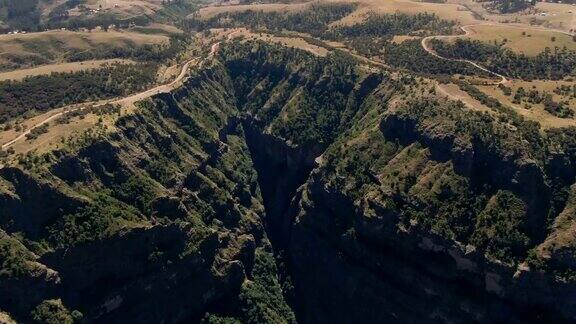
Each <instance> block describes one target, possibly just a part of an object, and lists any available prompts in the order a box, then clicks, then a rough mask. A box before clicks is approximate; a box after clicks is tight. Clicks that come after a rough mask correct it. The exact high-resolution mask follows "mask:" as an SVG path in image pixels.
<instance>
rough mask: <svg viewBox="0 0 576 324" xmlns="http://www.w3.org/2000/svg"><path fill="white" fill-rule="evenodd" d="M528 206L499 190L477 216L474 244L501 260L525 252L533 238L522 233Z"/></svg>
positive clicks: (508, 193)
mask: <svg viewBox="0 0 576 324" xmlns="http://www.w3.org/2000/svg"><path fill="white" fill-rule="evenodd" d="M525 215H526V206H525V203H524V202H523V201H522V200H520V199H519V198H518V197H516V196H515V195H514V194H513V193H511V192H508V191H499V192H498V193H496V195H495V196H494V197H493V198H492V199H491V200H490V202H488V205H487V206H486V209H484V210H483V211H482V212H481V213H480V214H478V217H477V220H476V222H477V223H476V231H475V232H474V234H473V235H472V238H471V241H472V243H473V244H474V245H476V247H478V248H480V249H482V250H483V251H486V253H487V254H488V255H490V256H492V257H495V258H497V259H499V260H510V259H511V258H512V257H513V256H516V255H522V254H523V253H526V251H527V248H528V246H529V245H530V238H529V237H528V235H527V234H526V233H525V232H524V230H523V227H524V226H523V225H524V224H523V222H524V217H525Z"/></svg>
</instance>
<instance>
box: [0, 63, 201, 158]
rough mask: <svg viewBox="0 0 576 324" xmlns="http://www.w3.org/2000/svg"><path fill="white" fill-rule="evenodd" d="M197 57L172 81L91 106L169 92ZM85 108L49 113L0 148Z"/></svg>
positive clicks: (141, 98)
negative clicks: (61, 117)
mask: <svg viewBox="0 0 576 324" xmlns="http://www.w3.org/2000/svg"><path fill="white" fill-rule="evenodd" d="M197 60H198V59H197V58H193V59H191V60H190V61H188V62H186V63H185V64H184V65H183V66H182V70H181V71H180V74H179V75H178V76H177V77H176V79H174V80H173V81H172V82H170V83H168V84H163V85H159V86H157V87H154V88H152V89H148V90H146V91H143V92H140V93H136V94H133V95H130V96H128V97H124V98H120V99H112V100H107V101H105V102H102V103H99V104H96V105H93V107H101V106H104V105H106V104H115V105H124V106H126V105H131V104H134V103H135V102H137V101H140V100H144V99H146V98H150V97H152V96H154V95H157V94H159V93H165V92H170V91H171V90H173V89H174V88H175V87H177V86H178V84H179V83H180V81H182V80H183V79H184V77H185V76H186V72H188V69H189V68H190V65H191V64H192V63H195V62H197ZM84 109H86V107H77V108H72V109H63V110H62V111H61V112H58V113H56V114H54V115H51V116H50V117H48V118H46V119H44V120H42V121H41V122H39V123H37V124H35V125H34V126H32V127H30V128H28V129H27V130H26V131H24V133H22V134H20V135H18V136H17V137H16V138H14V139H13V140H11V141H9V142H7V143H5V144H2V149H6V148H8V147H10V146H11V145H13V144H14V143H16V142H18V141H20V140H22V139H24V138H25V137H26V135H28V134H30V132H31V131H32V130H34V129H36V128H38V127H40V126H42V125H45V124H47V123H49V122H51V121H52V120H54V119H56V118H58V117H60V116H62V115H64V114H66V113H69V112H73V111H78V110H84Z"/></svg>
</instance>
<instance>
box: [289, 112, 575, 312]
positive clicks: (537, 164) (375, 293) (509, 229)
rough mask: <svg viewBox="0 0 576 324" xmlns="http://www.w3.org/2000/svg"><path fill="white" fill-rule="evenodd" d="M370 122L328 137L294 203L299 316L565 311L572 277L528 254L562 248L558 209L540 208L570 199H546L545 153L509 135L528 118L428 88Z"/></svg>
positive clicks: (551, 260) (292, 250) (292, 251)
mask: <svg viewBox="0 0 576 324" xmlns="http://www.w3.org/2000/svg"><path fill="white" fill-rule="evenodd" d="M477 117H479V118H477ZM378 123H379V124H378V125H379V127H378V130H377V131H375V130H374V129H373V128H366V129H365V130H364V131H361V132H358V133H356V134H354V135H352V136H350V137H349V138H348V139H347V140H346V141H339V142H337V143H335V145H334V146H332V147H331V148H330V149H329V150H328V152H327V153H326V154H324V156H323V160H324V161H323V163H322V166H321V167H319V168H318V169H316V170H315V171H313V173H312V176H311V178H310V179H309V180H308V182H307V183H306V185H305V186H304V187H303V188H301V190H300V192H299V194H298V197H299V199H298V201H294V203H293V205H292V209H291V211H290V213H291V216H290V217H292V218H295V222H294V225H293V227H292V229H291V239H290V243H289V248H288V251H289V252H288V254H289V255H290V259H291V264H292V265H293V267H292V270H293V273H292V275H293V279H294V283H295V287H296V290H297V291H298V295H299V296H302V297H303V298H304V301H303V303H304V304H306V305H313V306H312V307H308V308H306V310H305V312H304V314H305V315H304V316H305V318H306V320H307V321H308V322H323V321H340V320H343V319H344V320H343V321H344V322H348V321H365V322H377V321H381V320H389V321H402V322H405V321H409V322H411V321H421V320H423V319H427V320H438V321H449V322H471V321H483V322H486V321H488V322H500V321H522V322H525V321H528V322H531V321H535V320H537V321H540V320H553V321H570V320H571V319H574V318H575V316H576V314H575V313H574V312H573V310H574V305H573V302H572V301H573V298H572V297H571V296H573V294H574V292H575V291H576V290H575V286H574V283H573V282H566V281H565V280H564V279H558V277H557V274H558V273H560V272H554V271H550V269H551V267H548V268H546V267H543V266H542V264H540V266H538V265H537V264H536V263H537V262H534V260H539V259H540V258H541V257H542V253H540V254H539V253H536V252H535V251H537V250H540V251H548V250H547V249H546V247H548V248H549V247H550V246H552V245H553V244H554V243H552V242H551V240H556V242H558V241H560V240H562V239H560V240H559V239H558V238H559V237H562V238H563V240H562V241H564V244H563V245H564V246H565V248H564V249H565V250H564V251H565V252H564V253H562V254H563V255H566V254H565V253H566V252H567V251H571V248H570V247H568V246H567V245H566V244H567V243H566V242H567V241H571V239H570V238H568V237H570V234H567V233H568V231H570V230H568V228H570V226H571V224H572V221H571V220H567V219H566V212H564V213H562V214H561V216H559V218H558V220H557V221H556V223H557V224H558V225H556V227H557V228H560V227H562V228H563V230H561V231H557V232H556V233H550V232H549V230H547V228H546V221H547V217H550V212H552V213H553V212H554V209H551V207H550V206H551V205H553V204H555V203H556V204H558V206H563V205H567V206H572V205H571V202H570V200H568V203H566V201H565V200H564V201H563V202H561V203H559V202H551V198H550V197H551V196H553V195H555V194H557V193H555V192H554V191H553V190H552V189H551V187H550V186H549V183H550V182H549V181H550V178H551V177H553V175H550V174H547V173H546V172H545V171H544V170H545V169H546V168H547V165H546V164H547V162H545V161H546V160H547V159H545V158H544V159H541V158H542V157H543V156H545V155H547V154H548V153H543V152H541V151H538V148H536V149H535V148H533V147H534V146H531V145H525V144H520V143H525V142H524V141H525V140H524V139H523V138H522V136H525V134H526V133H529V131H528V130H522V131H516V130H515V129H513V128H511V127H510V125H509V124H508V125H507V124H502V125H498V124H497V122H496V121H495V120H492V118H488V117H487V116H474V114H473V113H467V112H464V111H462V107H459V106H458V105H455V106H454V105H452V104H450V103H447V102H442V103H440V102H434V101H429V102H428V103H427V104H426V105H425V106H422V105H420V104H419V103H417V102H414V101H412V102H410V101H408V103H407V104H406V105H404V106H400V107H395V108H393V109H390V111H388V112H385V113H384V114H383V115H381V118H380V121H379V122H378ZM455 126H456V127H457V128H455ZM519 127H522V126H519ZM487 129H489V130H490V133H488V134H490V135H489V136H492V138H491V141H488V140H486V138H485V137H484V136H486V135H485V134H486V133H485V132H486V131H487ZM523 132H526V133H524V134H523ZM354 138H362V139H363V141H362V142H358V141H356V140H354ZM537 140H538V141H546V140H547V139H544V138H539V139H537ZM532 144H534V143H532ZM559 208H572V207H559ZM294 216H295V217H294ZM560 223H562V224H563V225H559V224H560ZM560 233H562V234H560ZM546 236H548V238H547V239H545V237H546ZM543 241H544V242H545V243H543V244H544V245H543V246H539V245H540V244H541V242H543ZM556 244H558V243H556ZM536 247H537V248H536ZM530 248H533V250H530V251H529V249H530ZM568 253H570V252H568ZM544 255H545V260H546V262H547V264H555V262H558V261H559V260H561V259H562V258H561V257H559V256H558V255H557V256H556V257H554V256H553V254H551V253H544ZM556 260H557V261H556ZM563 265H564V266H566V263H563ZM544 268H546V269H548V270H547V271H548V272H546V270H543V269H544ZM564 269H565V270H566V267H564ZM342 292H346V293H342ZM335 305H347V306H348V307H346V308H343V307H335Z"/></svg>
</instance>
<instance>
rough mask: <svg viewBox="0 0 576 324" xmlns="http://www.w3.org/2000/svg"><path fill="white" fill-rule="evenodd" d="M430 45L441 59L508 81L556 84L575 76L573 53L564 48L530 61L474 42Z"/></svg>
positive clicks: (502, 49)
mask: <svg viewBox="0 0 576 324" xmlns="http://www.w3.org/2000/svg"><path fill="white" fill-rule="evenodd" d="M432 45H433V48H434V50H435V51H436V52H437V53H438V54H440V55H442V56H444V57H451V58H461V59H467V60H472V61H475V62H478V63H480V64H482V65H484V66H485V67H486V68H488V69H490V70H493V71H495V72H497V73H500V74H503V75H506V76H510V77H512V78H519V79H525V80H533V79H551V80H559V79H563V78H564V77H568V76H575V75H576V51H570V50H568V49H566V48H562V49H560V48H554V49H553V50H551V49H549V48H547V49H546V50H545V51H544V52H542V53H540V54H538V55H536V56H534V57H532V56H526V55H524V54H517V53H515V52H514V51H512V50H510V49H507V48H505V47H503V46H501V45H492V44H486V43H483V42H481V41H478V40H468V39H457V40H456V41H455V42H454V43H447V42H443V41H439V40H435V39H434V40H432Z"/></svg>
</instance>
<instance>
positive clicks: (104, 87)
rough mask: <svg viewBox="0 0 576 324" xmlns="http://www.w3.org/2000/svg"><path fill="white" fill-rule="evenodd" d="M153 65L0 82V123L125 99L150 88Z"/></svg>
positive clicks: (108, 68) (130, 65)
mask: <svg viewBox="0 0 576 324" xmlns="http://www.w3.org/2000/svg"><path fill="white" fill-rule="evenodd" d="M156 71H157V65H155V64H114V65H110V66H107V67H104V68H100V69H93V70H86V71H80V72H73V73H52V74H51V75H47V76H43V75H42V76H33V77H28V78H26V79H24V80H22V81H3V82H0V105H2V106H3V107H4V109H3V110H2V112H0V120H1V121H2V122H6V121H8V120H10V119H11V118H15V117H19V116H22V115H23V114H25V113H27V112H30V111H40V112H42V111H47V110H50V109H54V108H57V107H62V106H66V105H70V104H75V103H80V102H84V101H91V100H100V99H107V98H113V97H119V96H125V95H127V94H130V93H134V92H137V91H140V90H143V89H146V88H148V87H150V86H151V85H152V84H153V83H154V81H155V80H156Z"/></svg>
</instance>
